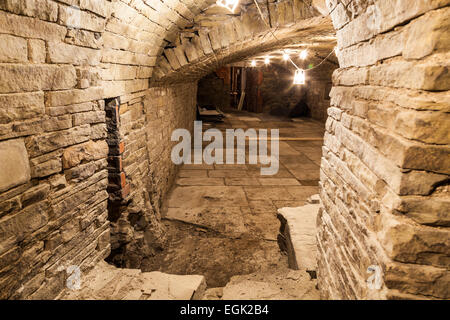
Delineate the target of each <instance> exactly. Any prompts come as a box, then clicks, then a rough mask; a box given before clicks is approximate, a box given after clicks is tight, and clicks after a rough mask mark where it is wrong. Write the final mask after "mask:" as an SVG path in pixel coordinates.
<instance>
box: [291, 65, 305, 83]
mask: <svg viewBox="0 0 450 320" xmlns="http://www.w3.org/2000/svg"><path fill="white" fill-rule="evenodd" d="M305 83H306V75H305V70H303V69H297V70H296V71H295V75H294V84H305Z"/></svg>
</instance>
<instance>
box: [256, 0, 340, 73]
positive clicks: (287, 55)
mask: <svg viewBox="0 0 450 320" xmlns="http://www.w3.org/2000/svg"><path fill="white" fill-rule="evenodd" d="M253 2H254V3H255V5H256V8H257V9H258V12H259V15H260V16H261V20H262V21H263V22H264V24H265V25H266V26H267V28H269V31H270V33H271V34H272V36H273V37H274V38H275V40H277V41H280V40H279V39H278V37H277V36H276V35H275V33H274V32H273V30H272V28H271V27H270V25H269V24H268V23H267V21H266V19H265V18H264V14H263V12H262V10H261V7H260V6H259V3H258V2H257V1H256V0H253ZM333 52H335V49H333V50H332V51H331V52H330V53H329V54H328V56H327V57H326V58H325V59H323V60H322V61H321V62H320V63H319V64H318V65H317V66H315V67H312V68H310V69H307V70H303V69H301V68H299V67H298V66H297V64H296V63H295V62H294V61H292V59H291V57H290V55H289V53H287V52H286V50H285V49H283V53H284V55H283V57H284V58H285V57H288V60H289V61H290V62H291V63H292V65H293V66H294V67H295V68H296V69H297V70H302V71H304V72H306V71H311V70H314V69H316V68H318V67H319V66H321V65H322V64H323V63H324V62H325V61H326V60H328V58H329V57H330V56H331V55H332V54H333ZM307 55H308V51H307V50H304V51H302V53H301V55H300V58H301V59H303V60H305V59H306V58H307ZM285 60H286V59H285Z"/></svg>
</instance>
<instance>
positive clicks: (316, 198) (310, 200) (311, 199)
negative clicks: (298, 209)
mask: <svg viewBox="0 0 450 320" xmlns="http://www.w3.org/2000/svg"><path fill="white" fill-rule="evenodd" d="M306 202H308V203H310V204H320V195H319V194H315V195H312V196H311V197H309V198H308V199H307V200H306Z"/></svg>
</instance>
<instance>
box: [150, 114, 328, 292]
mask: <svg viewBox="0 0 450 320" xmlns="http://www.w3.org/2000/svg"><path fill="white" fill-rule="evenodd" d="M214 127H216V128H218V129H220V130H222V131H224V130H225V129H227V128H242V129H247V128H256V129H258V128H267V129H270V128H274V129H280V140H281V141H280V169H279V172H278V174H276V175H275V176H261V174H260V166H259V165H248V164H246V165H205V164H202V165H183V166H182V167H181V169H180V171H179V176H178V179H177V182H176V186H175V187H174V188H173V190H172V191H171V193H170V195H169V197H168V199H167V201H166V203H165V206H164V210H163V217H164V224H165V225H166V227H167V234H168V238H169V239H168V240H169V241H168V243H169V244H170V245H169V247H168V248H167V249H166V250H164V251H162V252H160V253H159V254H158V255H157V256H156V257H154V258H153V259H151V262H148V263H147V264H146V265H145V266H144V267H143V268H142V270H143V271H145V272H147V271H162V272H165V273H170V274H180V275H192V274H199V275H204V276H205V277H206V283H207V286H208V288H214V289H211V291H209V292H208V298H210V299H219V298H221V297H222V296H223V295H225V296H227V295H228V296H227V297H228V298H233V297H230V296H229V295H230V294H231V295H239V296H242V297H244V298H252V295H251V294H250V296H249V295H248V292H246V291H245V288H246V287H253V288H254V290H253V291H252V292H253V294H256V295H257V296H253V298H261V297H263V296H261V294H263V293H264V294H266V295H267V294H268V293H267V292H273V294H269V296H270V298H274V299H276V298H280V299H288V298H292V299H317V298H318V295H317V290H316V289H315V282H314V280H311V279H310V277H309V274H307V273H306V271H301V270H300V271H292V270H289V269H288V263H287V257H286V256H285V255H284V254H283V253H282V252H281V251H280V249H279V246H278V243H277V241H276V240H277V235H278V232H279V228H280V222H279V221H278V219H277V209H279V208H282V207H298V206H302V205H304V204H305V201H306V200H307V199H308V198H309V197H310V196H312V195H314V194H317V193H318V180H319V165H320V158H321V145H322V143H323V140H322V138H323V130H324V128H323V124H321V123H319V122H316V121H314V120H311V119H298V120H296V121H290V120H288V121H287V120H286V119H280V118H276V117H272V116H264V115H256V114H248V113H233V114H230V113H228V114H227V118H226V120H225V122H224V123H219V124H215V125H214ZM204 129H205V130H206V129H208V127H206V128H204ZM293 273H294V274H293ZM275 275H278V276H275ZM236 276H238V277H236ZM239 276H240V277H239ZM249 281H250V282H249ZM258 288H259V289H258ZM264 288H266V289H264ZM268 288H271V290H272V291H270V290H269V289H268ZM282 288H285V290H282ZM286 288H291V289H289V290H290V291H289V290H288V289H286ZM295 288H297V289H295ZM260 289H261V290H260ZM294 289H295V290H294ZM240 290H241V291H240ZM242 290H244V291H243V292H242ZM267 290H269V291H267ZM277 290H278V291H279V292H278V291H277ZM258 292H259V293H260V294H259V295H258ZM277 292H278V293H277ZM267 297H268V296H266V298H267ZM234 298H238V297H234Z"/></svg>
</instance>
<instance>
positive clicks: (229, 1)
mask: <svg viewBox="0 0 450 320" xmlns="http://www.w3.org/2000/svg"><path fill="white" fill-rule="evenodd" d="M353 1H354V0H351V1H350V3H352V2H353ZM253 2H254V3H255V6H256V8H257V9H258V13H259V15H260V16H261V20H262V21H263V23H264V24H265V25H266V27H267V28H268V30H269V32H270V33H271V34H272V36H273V38H274V39H275V40H276V41H278V42H280V39H278V37H277V36H276V34H275V32H274V31H273V30H272V27H271V26H270V25H269V23H268V22H267V21H266V19H265V17H264V14H263V12H262V10H261V7H260V6H259V3H258V1H257V0H253ZM216 3H217V4H218V5H219V6H222V7H225V8H227V9H228V10H230V11H231V12H232V13H234V11H235V10H236V8H237V7H238V5H239V0H217V2H216ZM350 3H349V4H350ZM311 5H312V2H311V3H310V4H309V6H311ZM267 9H268V10H269V8H267ZM269 14H270V13H269ZM330 14H331V12H329V13H328V15H327V16H329V15H330ZM333 53H336V54H337V48H334V49H333V50H332V51H331V52H330V53H329V54H328V55H327V56H326V57H325V59H323V60H322V61H321V62H320V63H319V64H318V65H316V66H314V67H311V68H309V69H307V70H304V69H302V68H300V67H299V66H298V65H297V64H296V63H295V62H294V61H293V60H292V58H291V56H290V54H289V52H288V51H287V50H286V49H283V59H284V60H285V61H289V62H291V63H292V65H293V66H294V67H295V69H296V70H295V75H294V84H305V80H306V75H305V74H306V72H307V71H312V70H314V69H316V68H318V67H320V66H321V65H322V64H323V63H324V62H325V61H327V60H328V58H329V57H330V56H331V55H332V54H333ZM299 57H300V59H302V60H306V58H307V57H308V51H307V50H303V51H302V52H301V53H300V56H299ZM264 63H265V64H269V63H270V57H266V58H265V61H264ZM251 66H252V67H256V61H255V60H253V61H252V62H251Z"/></svg>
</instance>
